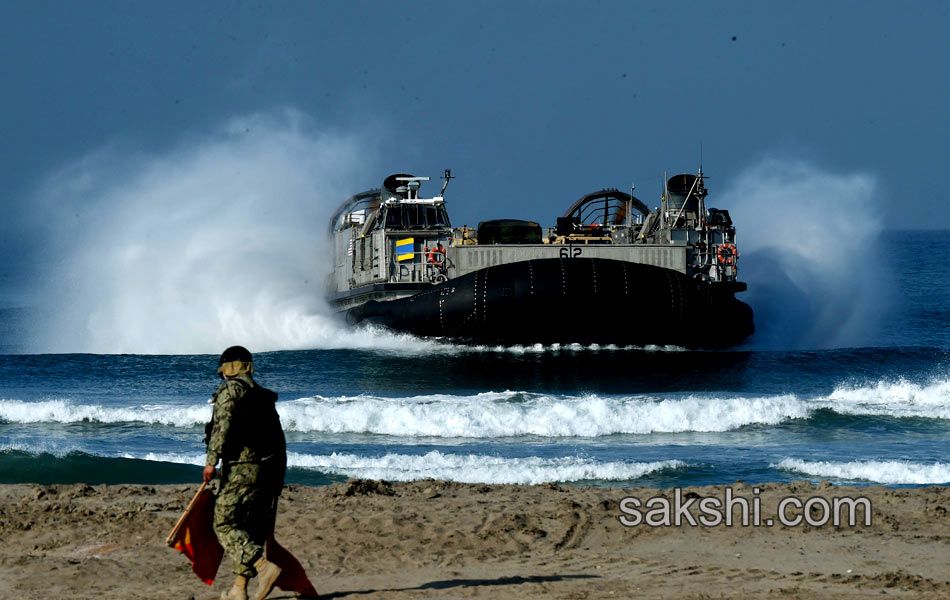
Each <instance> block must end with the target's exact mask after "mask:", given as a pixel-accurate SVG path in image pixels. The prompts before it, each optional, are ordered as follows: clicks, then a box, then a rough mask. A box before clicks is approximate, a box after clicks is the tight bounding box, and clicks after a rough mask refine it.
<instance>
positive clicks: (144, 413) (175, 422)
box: [0, 400, 211, 427]
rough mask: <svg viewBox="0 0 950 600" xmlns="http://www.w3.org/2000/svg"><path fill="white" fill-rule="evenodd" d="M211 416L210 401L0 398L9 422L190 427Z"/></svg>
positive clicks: (4, 418) (0, 414)
mask: <svg viewBox="0 0 950 600" xmlns="http://www.w3.org/2000/svg"><path fill="white" fill-rule="evenodd" d="M210 418H211V407H210V405H207V404H205V405H199V406H164V407H162V406H155V405H149V406H130V407H123V408H113V407H104V406H100V405H98V404H75V403H73V402H71V401H69V400H45V401H41V402H23V401H22V400H0V421H7V422H11V423H79V422H82V421H89V422H94V423H147V424H151V425H168V426H173V427H192V426H194V425H198V424H200V423H206V422H207V421H208V419H210Z"/></svg>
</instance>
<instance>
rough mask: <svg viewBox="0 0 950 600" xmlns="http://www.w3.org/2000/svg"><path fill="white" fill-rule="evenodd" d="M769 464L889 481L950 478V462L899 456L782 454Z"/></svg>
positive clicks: (821, 474)
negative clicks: (798, 456)
mask: <svg viewBox="0 0 950 600" xmlns="http://www.w3.org/2000/svg"><path fill="white" fill-rule="evenodd" d="M772 467H774V468H777V469H783V470H785V471H792V472H795V473H802V474H804V475H809V476H812V477H824V478H830V479H840V480H844V481H871V482H874V483H883V484H890V485H901V484H907V485H913V484H916V485H922V484H931V483H933V484H936V483H948V482H950V463H941V462H935V463H931V464H928V463H919V462H910V461H902V460H882V461H875V460H858V461H851V462H833V461H807V460H799V459H795V458H786V459H784V460H782V461H781V462H779V463H778V464H775V465H772Z"/></svg>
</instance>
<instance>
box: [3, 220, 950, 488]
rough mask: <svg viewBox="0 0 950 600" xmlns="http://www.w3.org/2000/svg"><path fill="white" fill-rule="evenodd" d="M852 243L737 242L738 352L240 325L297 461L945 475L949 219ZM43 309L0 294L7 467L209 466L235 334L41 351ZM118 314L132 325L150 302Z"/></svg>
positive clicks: (607, 475) (317, 472)
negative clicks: (5, 301)
mask: <svg viewBox="0 0 950 600" xmlns="http://www.w3.org/2000/svg"><path fill="white" fill-rule="evenodd" d="M740 239H741V238H740ZM852 254H853V256H854V257H857V258H856V260H854V261H852V262H850V263H847V264H845V265H844V266H842V265H840V264H836V265H832V266H830V267H829V268H828V269H823V268H822V265H820V264H818V265H817V267H814V268H813V269H812V270H809V269H807V268H806V269H801V268H797V267H795V268H790V267H789V265H788V264H785V263H783V262H782V259H781V257H776V256H770V255H769V254H768V253H760V255H759V256H758V258H757V257H756V256H754V255H753V254H752V253H750V254H749V255H748V256H743V261H744V262H742V263H740V264H741V265H742V268H743V269H745V271H740V273H745V274H746V275H748V281H749V285H750V289H749V291H748V292H746V293H744V294H740V296H739V297H740V298H742V299H744V300H746V301H748V302H749V303H750V304H752V306H753V308H754V309H755V311H756V326H757V328H758V332H757V334H756V336H754V337H753V338H752V339H751V340H750V341H749V343H748V344H746V345H745V346H742V347H739V348H735V349H732V350H729V351H717V352H711V351H688V350H685V349H682V348H675V347H662V348H654V347H648V348H631V347H625V346H623V345H622V344H620V345H617V346H607V347H582V346H570V345H567V346H555V347H551V346H548V347H542V346H528V347H515V348H500V347H499V348H492V347H475V348H468V347H460V346H453V345H449V344H443V343H438V342H431V341H426V340H417V339H413V338H408V337H405V336H396V335H392V334H389V333H386V332H382V331H375V330H357V331H348V330H346V329H345V328H344V327H343V326H341V325H338V324H336V323H334V322H332V321H331V320H330V318H329V317H327V316H325V315H324V316H321V315H314V314H304V315H303V317H301V316H300V315H296V316H294V315H291V316H289V317H286V320H282V319H284V317H279V318H278V317H275V318H274V319H273V320H271V321H266V322H265V323H264V324H263V325H260V326H259V327H258V328H257V329H255V328H251V327H248V328H247V329H246V332H247V335H246V338H240V336H238V339H234V340H233V341H235V342H241V341H243V342H245V343H244V345H246V346H248V347H249V348H250V349H251V350H252V351H253V352H255V365H256V378H257V380H258V381H259V382H260V383H261V384H262V385H265V386H267V387H269V388H271V389H273V390H275V391H276V392H278V394H279V397H280V401H279V403H278V408H279V412H280V415H281V421H282V423H283V426H284V429H285V431H286V434H287V439H288V451H289V464H290V470H289V473H288V480H289V481H290V482H297V483H305V484H313V485H322V484H327V483H330V482H333V481H341V480H344V479H346V478H348V477H367V478H382V479H388V480H397V481H405V480H415V479H424V478H439V479H448V480H455V481H465V482H485V483H540V482H551V481H554V482H564V483H571V484H583V485H600V486H625V487H626V486H639V485H646V486H659V487H670V486H683V485H705V484H728V483H733V482H735V481H736V480H742V481H744V482H748V483H757V482H775V481H778V482H781V481H791V480H801V479H805V480H812V481H819V480H829V481H831V482H834V483H857V484H873V483H881V484H886V485H893V486H904V485H912V486H913V485H928V484H947V483H948V482H950V444H948V442H950V232H906V231H901V232H884V233H882V234H881V235H880V236H879V238H877V239H876V241H875V244H874V245H873V247H867V248H858V249H855V251H854V252H853V253H852ZM799 259H800V260H804V259H802V258H801V256H799ZM799 266H801V265H799ZM855 272H860V273H862V275H861V276H860V277H857V278H855V277H854V275H853V273H855ZM849 274H850V275H849ZM822 277H824V279H822ZM815 282H817V283H815ZM812 283H815V285H812ZM645 293H648V291H645ZM105 305H106V306H114V305H113V304H109V303H105ZM120 308H121V307H120ZM110 310H111V309H110ZM275 310H276V309H275ZM295 310H296V309H295ZM41 312H42V311H41V310H40V309H38V308H37V307H34V306H9V307H7V308H4V309H3V310H2V311H0V352H2V354H0V482H3V483H13V482H41V483H54V482H59V483H67V482H80V481H82V482H88V483H103V482H104V483H119V482H130V483H149V484H154V483H169V482H196V481H199V480H200V477H201V466H200V465H202V464H203V456H204V447H203V445H202V437H203V426H204V423H205V422H206V421H207V420H208V418H209V416H210V414H211V406H210V405H209V403H208V398H209V397H210V396H211V393H212V392H213V391H214V389H215V388H216V386H217V383H218V380H217V378H216V375H215V368H216V366H217V353H218V352H220V350H222V349H223V346H222V347H221V348H220V349H218V346H215V345H213V344H214V343H216V341H215V340H209V342H208V344H209V346H208V347H207V348H202V350H203V351H202V352H196V353H187V354H174V353H167V351H166V348H167V347H169V345H171V346H173V345H174V340H171V341H169V339H164V340H163V339H159V334H160V333H161V332H162V331H168V330H170V329H174V327H173V325H172V324H171V323H164V322H161V319H163V318H167V314H166V313H159V312H157V311H155V310H153V311H152V312H151V316H152V317H153V318H155V319H157V320H158V321H159V322H158V323H157V324H152V326H151V329H147V330H146V331H145V333H141V332H136V334H135V337H134V338H133V337H129V336H127V337H125V338H121V336H117V335H115V334H110V335H111V338H110V337H108V336H106V337H101V336H100V337H99V338H97V339H96V341H95V344H98V346H96V347H95V352H85V353H48V352H45V351H43V350H44V349H43V348H41V347H39V346H33V347H31V344H35V343H36V342H34V340H36V339H38V338H39V337H42V336H40V335H39V334H38V333H37V328H38V327H39V326H38V325H37V323H48V322H54V321H49V320H48V319H47V318H45V317H42V316H41V315H40V313H41ZM264 312H265V313H266V312H267V311H266V307H265V311H264ZM281 314H283V313H281ZM38 315H40V316H38ZM116 315H117V316H116V317H115V319H116V322H117V323H119V325H118V326H117V329H121V330H123V331H126V330H127V331H132V330H134V329H135V325H136V323H137V322H136V321H135V319H139V318H142V317H140V316H134V315H133V316H132V317H127V316H124V315H119V313H118V311H116ZM93 317H95V318H94V319H93V320H92V321H90V323H92V325H90V327H92V328H96V327H98V328H99V329H97V330H95V331H99V332H101V330H102V328H104V327H106V328H107V325H108V323H106V325H103V314H102V313H98V314H96V315H93ZM596 317H598V316H592V317H591V318H593V319H594V321H595V322H606V323H609V321H610V319H611V318H623V307H622V306H617V307H605V313H604V315H601V316H600V317H603V318H602V319H601V318H596ZM712 318H715V315H697V316H696V327H702V326H703V323H704V322H705V320H706V319H712ZM122 319H132V321H128V320H122ZM301 319H303V320H301ZM109 320H110V318H109V315H108V314H106V317H105V321H109ZM261 328H263V329H265V330H266V331H265V333H269V334H271V335H264V334H262V333H261V331H260V330H261ZM280 328H284V329H280ZM277 329H280V331H279V332H278V331H276V330H277ZM303 330H306V331H307V332H310V333H311V334H312V335H311V337H309V338H308V337H307V336H300V337H295V335H294V334H295V333H296V332H299V331H303ZM90 331H93V330H92V329H91V330H90ZM287 331H290V333H289V334H288V333H287ZM314 331H317V332H318V334H316V333H313V332H314ZM149 332H155V335H156V338H155V348H154V349H153V348H150V347H148V344H149V341H148V340H149ZM43 333H45V334H46V339H49V337H50V332H49V331H45V332H43ZM120 333H121V332H120ZM55 334H56V331H53V332H52V337H54V338H55V337H56V336H55ZM69 335H70V336H72V338H73V339H75V333H72V332H71V333H69ZM169 335H170V334H169ZM110 339H112V340H118V341H116V342H115V348H110V347H109V344H110ZM123 340H124V341H125V342H128V341H129V340H133V341H134V343H131V342H130V343H121V342H123ZM222 343H224V342H223V341H222ZM281 344H285V346H286V347H288V348H294V349H279V347H280V346H281ZM130 345H131V346H132V347H134V348H135V349H136V350H138V352H139V353H121V354H120V353H112V352H125V351H126V349H127V348H128V347H129V346H130ZM185 345H187V344H185ZM308 345H311V348H312V349H307V346H308ZM78 346H79V347H82V344H79V345H78ZM93 346H94V344H90V347H93ZM262 346H263V350H262V349H261V347H262Z"/></svg>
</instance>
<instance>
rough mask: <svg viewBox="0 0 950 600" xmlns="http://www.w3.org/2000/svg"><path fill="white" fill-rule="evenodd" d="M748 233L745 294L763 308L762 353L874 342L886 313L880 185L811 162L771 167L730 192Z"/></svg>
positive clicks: (728, 198) (727, 198)
mask: <svg viewBox="0 0 950 600" xmlns="http://www.w3.org/2000/svg"><path fill="white" fill-rule="evenodd" d="M723 198H724V200H723V205H724V206H726V207H728V208H729V209H730V212H731V213H732V215H733V218H734V220H735V221H736V223H737V228H738V232H739V250H740V253H741V263H740V276H741V278H742V279H743V280H745V281H747V282H748V283H749V291H748V292H747V293H745V294H743V295H741V296H740V297H741V298H742V299H743V300H745V301H746V302H748V303H749V304H750V305H751V306H752V308H753V310H755V323H756V334H755V336H754V338H753V339H752V345H753V346H757V347H766V348H776V349H794V348H833V347H846V346H860V345H865V344H869V343H872V342H873V338H874V334H875V331H876V329H877V324H878V322H879V319H880V318H881V315H882V314H883V312H884V310H885V309H886V307H887V304H888V303H887V297H886V289H887V288H886V285H885V282H886V279H887V276H888V271H887V265H885V264H883V261H881V260H880V257H879V255H878V250H879V244H878V241H879V236H880V233H881V231H882V224H881V222H880V220H879V218H878V215H879V214H880V210H879V208H880V207H879V205H878V203H879V199H878V197H877V185H876V182H875V179H874V178H873V177H872V176H870V175H867V174H863V173H853V174H844V175H842V174H836V173H831V172H828V171H826V170H824V169H822V168H820V167H817V166H814V165H810V164H808V163H805V162H800V161H799V162H796V161H790V160H765V161H763V162H761V163H759V164H757V165H754V166H753V167H751V168H749V169H747V170H746V171H745V172H743V173H742V174H741V175H740V176H739V178H738V179H737V180H736V181H735V182H734V183H733V185H732V186H731V187H730V188H729V189H728V190H726V191H725V193H724V194H723Z"/></svg>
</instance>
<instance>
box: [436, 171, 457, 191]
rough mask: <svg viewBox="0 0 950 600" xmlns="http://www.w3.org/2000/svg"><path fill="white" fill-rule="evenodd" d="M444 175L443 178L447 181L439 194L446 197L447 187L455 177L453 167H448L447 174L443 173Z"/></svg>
mask: <svg viewBox="0 0 950 600" xmlns="http://www.w3.org/2000/svg"><path fill="white" fill-rule="evenodd" d="M442 177H443V179H445V183H443V184H442V191H441V192H439V196H442V197H443V198H444V197H445V188H447V187H449V180H450V179H455V177H452V169H446V170H445V174H443V175H442Z"/></svg>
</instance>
